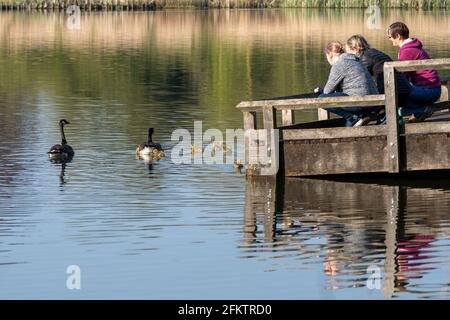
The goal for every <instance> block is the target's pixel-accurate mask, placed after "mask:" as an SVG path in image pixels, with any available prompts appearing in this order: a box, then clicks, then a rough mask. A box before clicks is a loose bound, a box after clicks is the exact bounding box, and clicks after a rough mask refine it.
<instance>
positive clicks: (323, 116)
mask: <svg viewBox="0 0 450 320" xmlns="http://www.w3.org/2000/svg"><path fill="white" fill-rule="evenodd" d="M317 118H318V119H319V121H320V120H328V119H330V113H329V112H328V111H327V110H325V109H322V108H320V109H318V110H317Z"/></svg>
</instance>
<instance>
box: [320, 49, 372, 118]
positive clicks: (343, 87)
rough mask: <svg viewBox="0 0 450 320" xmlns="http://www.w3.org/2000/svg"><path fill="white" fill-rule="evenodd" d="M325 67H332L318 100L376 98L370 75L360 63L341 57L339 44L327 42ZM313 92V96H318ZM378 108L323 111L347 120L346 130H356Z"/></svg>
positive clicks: (354, 57) (353, 59)
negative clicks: (357, 97)
mask: <svg viewBox="0 0 450 320" xmlns="http://www.w3.org/2000/svg"><path fill="white" fill-rule="evenodd" d="M324 52H325V55H326V57H327V60H328V63H329V64H330V65H331V70H330V74H329V76H328V81H327V83H326V85H325V87H324V89H323V91H322V94H320V95H319V97H321V98H322V97H339V96H365V95H371V94H378V90H377V87H376V85H375V82H374V81H373V79H372V77H371V76H370V73H369V72H368V71H367V69H366V68H365V67H364V66H363V64H362V63H361V61H359V59H358V58H357V57H356V56H355V55H354V54H351V53H344V46H343V45H342V43H340V42H337V41H333V42H330V43H329V44H328V45H327V46H326V47H325V49H324ZM320 91H321V90H320V89H319V88H316V90H315V92H320ZM376 109H378V107H374V108H370V107H369V108H367V107H345V108H326V110H327V111H330V112H332V113H334V114H337V115H339V116H341V117H343V118H344V119H345V120H346V123H345V126H346V127H358V126H362V125H365V124H367V123H368V122H370V120H371V118H370V117H369V116H368V115H369V113H370V112H373V111H374V110H376Z"/></svg>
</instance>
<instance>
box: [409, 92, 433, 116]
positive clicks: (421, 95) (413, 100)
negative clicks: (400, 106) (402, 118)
mask: <svg viewBox="0 0 450 320" xmlns="http://www.w3.org/2000/svg"><path fill="white" fill-rule="evenodd" d="M440 96H441V87H437V88H430V89H427V88H423V87H419V86H414V85H413V86H412V88H411V92H410V93H409V96H408V100H407V101H406V103H405V108H406V109H407V110H408V111H409V112H411V113H412V114H414V115H415V116H419V115H420V114H421V113H423V112H424V110H425V107H426V106H429V105H431V104H433V103H435V102H436V101H437V100H438V99H439V97H440Z"/></svg>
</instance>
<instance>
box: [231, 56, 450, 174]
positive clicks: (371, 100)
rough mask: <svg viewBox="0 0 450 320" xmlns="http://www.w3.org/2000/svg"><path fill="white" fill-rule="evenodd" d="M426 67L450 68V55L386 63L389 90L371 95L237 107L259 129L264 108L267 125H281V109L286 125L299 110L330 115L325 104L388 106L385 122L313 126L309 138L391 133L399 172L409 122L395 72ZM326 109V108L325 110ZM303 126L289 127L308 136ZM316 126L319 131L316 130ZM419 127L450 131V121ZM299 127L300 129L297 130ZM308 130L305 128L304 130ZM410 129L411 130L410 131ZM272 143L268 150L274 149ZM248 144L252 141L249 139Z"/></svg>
mask: <svg viewBox="0 0 450 320" xmlns="http://www.w3.org/2000/svg"><path fill="white" fill-rule="evenodd" d="M425 69H450V58H446V59H429V60H419V61H396V62H386V63H385V64H384V79H385V94H384V95H382V94H380V95H367V96H348V97H347V96H345V97H328V98H305V99H273V100H258V101H243V102H241V103H239V104H238V105H237V106H236V107H237V108H238V109H240V110H241V111H242V112H243V117H244V130H247V129H257V123H256V113H257V112H262V115H263V125H264V129H274V128H277V118H276V117H277V111H281V117H282V121H281V122H282V125H283V126H290V125H293V124H295V116H294V111H295V110H307V109H318V112H319V120H320V119H324V118H327V115H326V114H324V109H323V108H325V107H327V108H329V107H352V106H358V107H373V106H385V107H386V122H387V125H385V126H367V127H358V128H332V129H331V128H330V130H332V131H327V132H325V133H324V129H322V130H320V129H313V130H311V133H310V134H309V138H310V139H312V138H314V137H316V136H317V137H316V138H319V139H321V138H323V137H324V136H326V137H328V138H341V137H360V136H381V135H384V136H386V137H387V146H388V147H387V152H388V156H389V164H390V165H389V172H392V173H396V172H400V171H401V169H402V168H401V159H400V158H401V157H400V151H399V148H400V144H399V139H400V136H401V135H402V134H405V128H404V127H405V126H403V125H399V121H398V113H397V106H398V105H397V96H396V93H395V92H396V83H395V72H405V71H415V70H425ZM444 82H445V86H443V93H442V95H441V100H445V101H448V98H449V94H448V85H447V83H448V80H445V81H444ZM325 112H326V111H325ZM299 130H300V129H290V130H286V131H289V132H286V133H287V136H289V135H290V136H291V137H293V136H296V135H297V136H298V138H300V139H301V137H300V136H303V137H305V136H307V134H306V135H305V134H303V133H300V132H299ZM314 130H315V131H314ZM415 130H416V131H418V132H421V133H424V132H427V130H428V131H429V132H436V130H438V132H450V123H448V122H447V123H445V124H442V123H441V124H434V123H421V124H420V126H417V127H416V128H415V129H410V130H408V132H409V133H410V134H413V133H415ZM295 131H296V132H295ZM303 132H304V131H303ZM408 132H407V133H408ZM271 147H272V146H270V145H268V146H267V148H268V150H270V149H273V148H271ZM246 148H248V142H247V141H246Z"/></svg>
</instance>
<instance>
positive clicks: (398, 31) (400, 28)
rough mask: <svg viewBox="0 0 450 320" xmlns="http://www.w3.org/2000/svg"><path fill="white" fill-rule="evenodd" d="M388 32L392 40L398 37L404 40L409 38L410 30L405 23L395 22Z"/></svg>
mask: <svg viewBox="0 0 450 320" xmlns="http://www.w3.org/2000/svg"><path fill="white" fill-rule="evenodd" d="M387 32H388V36H389V37H392V38H396V37H397V36H398V35H399V36H400V37H401V38H402V39H408V38H409V29H408V27H407V26H406V24H404V23H403V22H394V23H393V24H391V25H390V26H389V28H388V30H387Z"/></svg>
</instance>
